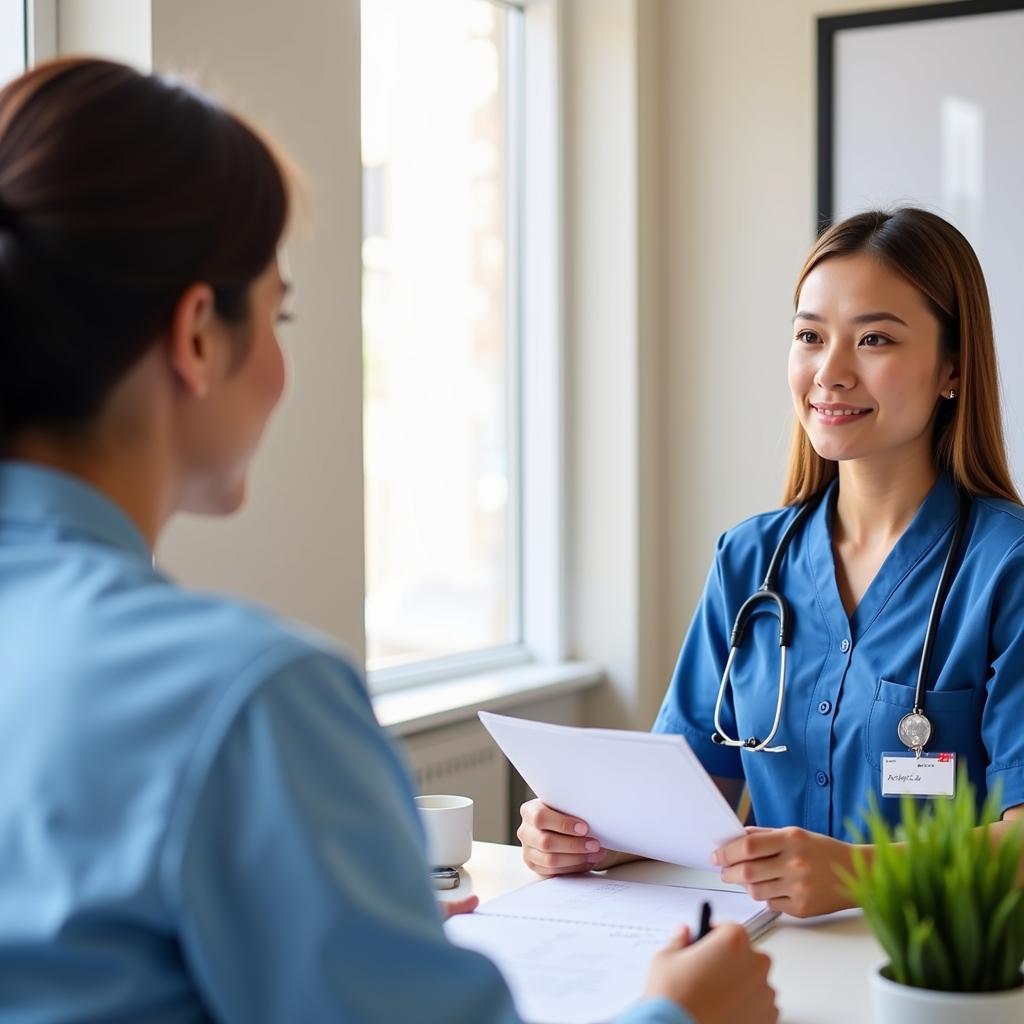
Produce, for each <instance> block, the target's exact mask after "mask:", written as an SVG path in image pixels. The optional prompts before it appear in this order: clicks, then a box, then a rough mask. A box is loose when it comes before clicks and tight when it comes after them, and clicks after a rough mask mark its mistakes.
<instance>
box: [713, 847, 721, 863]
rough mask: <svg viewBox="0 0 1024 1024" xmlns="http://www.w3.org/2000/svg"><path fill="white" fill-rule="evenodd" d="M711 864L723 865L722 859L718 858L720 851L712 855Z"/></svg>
mask: <svg viewBox="0 0 1024 1024" xmlns="http://www.w3.org/2000/svg"><path fill="white" fill-rule="evenodd" d="M711 863H712V864H721V863H722V858H721V857H719V856H718V851H717V850H715V852H714V853H712V854H711Z"/></svg>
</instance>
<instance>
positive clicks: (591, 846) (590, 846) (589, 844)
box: [585, 839, 601, 853]
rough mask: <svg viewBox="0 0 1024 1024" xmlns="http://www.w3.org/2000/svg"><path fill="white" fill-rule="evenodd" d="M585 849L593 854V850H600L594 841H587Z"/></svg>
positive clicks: (598, 844) (599, 846) (597, 843)
mask: <svg viewBox="0 0 1024 1024" xmlns="http://www.w3.org/2000/svg"><path fill="white" fill-rule="evenodd" d="M585 849H586V850H588V851H589V852H590V853H593V852H594V851H595V850H600V849H601V844H600V843H599V842H598V841H597V840H596V839H588V840H587V845H586V847H585Z"/></svg>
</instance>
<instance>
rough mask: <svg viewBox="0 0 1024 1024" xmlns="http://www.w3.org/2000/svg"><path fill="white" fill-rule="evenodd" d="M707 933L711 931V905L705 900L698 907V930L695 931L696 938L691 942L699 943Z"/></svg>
mask: <svg viewBox="0 0 1024 1024" xmlns="http://www.w3.org/2000/svg"><path fill="white" fill-rule="evenodd" d="M709 931H711V904H710V903H708V901H707V900H705V901H704V902H703V903H702V904H701V905H700V928H698V930H697V938H696V939H694V940H693V941H694V942H698V941H700V940H701V939H703V938H704V936H705V935H707V933H708V932H709Z"/></svg>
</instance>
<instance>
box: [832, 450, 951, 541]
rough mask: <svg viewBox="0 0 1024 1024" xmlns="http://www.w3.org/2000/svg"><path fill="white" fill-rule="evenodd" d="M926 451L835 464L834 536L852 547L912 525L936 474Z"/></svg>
mask: <svg viewBox="0 0 1024 1024" xmlns="http://www.w3.org/2000/svg"><path fill="white" fill-rule="evenodd" d="M938 475H939V474H938V470H937V469H936V468H935V464H934V463H933V462H932V459H931V456H930V454H928V455H926V456H925V457H923V458H922V457H921V455H920V454H915V455H914V456H913V457H907V458H901V459H890V460H887V462H886V463H885V464H884V465H880V464H878V463H877V462H872V461H871V460H867V459H857V460H854V461H851V462H841V463H840V464H839V497H838V500H837V501H836V514H835V521H834V526H833V536H834V537H836V538H841V540H842V542H843V543H845V544H848V545H850V546H851V547H853V548H863V547H872V546H874V545H878V544H887V543H890V542H893V541H895V540H896V539H897V538H898V537H899V536H900V535H901V534H902V533H903V531H904V530H905V529H906V528H907V527H908V526H909V525H910V522H911V520H912V519H913V518H914V516H915V515H916V513H917V510H918V509H919V508H920V507H921V503H922V502H923V501H924V499H925V497H926V496H927V495H928V492H929V491H930V490H931V489H932V487H933V486H934V484H935V481H936V479H937V478H938Z"/></svg>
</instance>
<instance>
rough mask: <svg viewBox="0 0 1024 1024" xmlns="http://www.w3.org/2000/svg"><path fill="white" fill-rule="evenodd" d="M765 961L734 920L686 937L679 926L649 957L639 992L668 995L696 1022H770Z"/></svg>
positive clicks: (773, 1012) (772, 1012) (774, 1014)
mask: <svg viewBox="0 0 1024 1024" xmlns="http://www.w3.org/2000/svg"><path fill="white" fill-rule="evenodd" d="M769 967H770V961H769V959H768V957H767V956H765V955H764V953H758V952H757V951H756V950H754V949H753V948H752V947H751V945H750V939H749V938H748V936H747V933H746V932H745V931H744V930H743V929H742V928H741V927H740V926H739V925H738V924H723V925H719V926H718V927H715V928H712V929H711V933H710V934H709V935H707V936H706V937H705V938H703V939H701V940H700V941H699V942H695V943H691V942H690V935H689V931H688V930H687V929H683V930H682V931H681V932H680V933H679V934H678V935H677V936H676V937H675V938H674V939H673V940H672V941H671V942H670V943H669V944H668V946H667V947H666V948H665V949H663V950H662V951H661V952H660V953H658V954H657V955H656V956H655V957H654V959H653V960H652V961H651V968H650V972H649V973H648V975H647V985H646V986H645V989H644V993H645V994H646V995H648V996H661V997H662V998H664V999H671V1000H672V1001H673V1002H674V1003H676V1005H678V1006H681V1007H682V1008H683V1009H684V1010H686V1011H688V1012H689V1014H690V1016H691V1017H693V1019H694V1020H695V1021H696V1022H697V1024H735V1022H736V1021H745V1022H747V1024H775V1022H776V1021H777V1020H778V1019H779V1011H778V1010H777V1009H776V1007H775V992H774V991H773V990H772V988H771V986H770V985H769V984H768V968H769Z"/></svg>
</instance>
